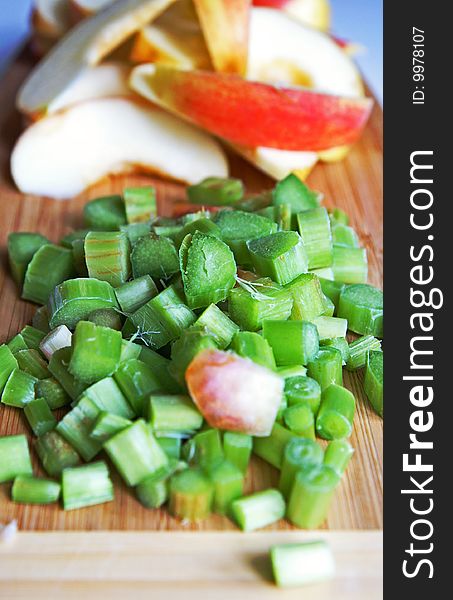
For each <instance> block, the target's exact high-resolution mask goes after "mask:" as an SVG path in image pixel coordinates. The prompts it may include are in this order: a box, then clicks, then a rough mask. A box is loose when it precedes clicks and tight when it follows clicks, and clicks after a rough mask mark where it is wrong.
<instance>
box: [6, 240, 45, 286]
mask: <svg viewBox="0 0 453 600" xmlns="http://www.w3.org/2000/svg"><path fill="white" fill-rule="evenodd" d="M46 244H49V240H48V239H47V238H46V237H44V236H43V235H41V234H40V233H29V232H25V231H20V232H13V233H10V234H9V235H8V260H9V268H10V270H11V274H12V276H13V279H14V281H15V282H16V283H17V285H20V286H21V285H22V283H23V281H24V277H25V271H26V270H27V267H28V265H29V263H30V261H31V259H32V258H33V256H34V255H35V253H36V252H37V251H38V250H39V249H40V248H41V247H42V246H44V245H46Z"/></svg>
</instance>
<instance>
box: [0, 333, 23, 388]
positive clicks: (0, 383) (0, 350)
mask: <svg viewBox="0 0 453 600" xmlns="http://www.w3.org/2000/svg"><path fill="white" fill-rule="evenodd" d="M18 367H19V365H18V364H17V359H16V358H15V357H14V354H13V353H12V352H11V349H10V348H9V347H8V346H7V345H6V344H2V345H1V346H0V394H1V393H2V391H3V388H4V387H5V384H6V382H7V381H8V377H9V376H10V375H11V373H12V372H13V371H14V370H15V369H17V368H18Z"/></svg>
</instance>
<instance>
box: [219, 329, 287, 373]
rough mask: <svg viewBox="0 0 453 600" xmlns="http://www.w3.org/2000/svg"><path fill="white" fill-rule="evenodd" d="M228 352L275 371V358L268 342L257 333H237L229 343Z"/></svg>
mask: <svg viewBox="0 0 453 600" xmlns="http://www.w3.org/2000/svg"><path fill="white" fill-rule="evenodd" d="M230 350H233V351H234V352H236V354H239V356H243V357H244V358H250V359H251V360H253V362H256V363H257V364H259V365H263V367H267V368H268V369H272V370H275V368H276V366H275V358H274V353H273V352H272V348H271V347H270V345H269V342H268V341H267V340H266V339H264V338H263V336H261V335H260V334H259V333H254V332H252V331H238V332H237V333H236V335H235V336H234V338H233V341H232V342H231V346H230Z"/></svg>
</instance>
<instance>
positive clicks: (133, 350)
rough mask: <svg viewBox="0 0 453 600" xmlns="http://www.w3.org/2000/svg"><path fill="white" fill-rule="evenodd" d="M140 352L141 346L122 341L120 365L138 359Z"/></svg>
mask: <svg viewBox="0 0 453 600" xmlns="http://www.w3.org/2000/svg"><path fill="white" fill-rule="evenodd" d="M141 351H142V346H140V344H134V342H131V341H129V340H122V342H121V356H120V364H121V363H123V362H126V361H127V360H130V359H131V358H138V357H139V356H140V353H141Z"/></svg>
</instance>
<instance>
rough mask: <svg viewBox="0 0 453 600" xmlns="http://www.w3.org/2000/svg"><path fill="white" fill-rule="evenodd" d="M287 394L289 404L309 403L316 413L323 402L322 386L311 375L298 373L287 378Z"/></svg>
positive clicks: (315, 413)
mask: <svg viewBox="0 0 453 600" xmlns="http://www.w3.org/2000/svg"><path fill="white" fill-rule="evenodd" d="M285 396H286V399H287V400H288V405H289V406H294V405H297V404H301V403H302V404H305V403H306V404H308V405H309V406H310V408H311V410H312V412H313V414H314V415H317V414H318V410H319V405H320V404H321V386H320V385H319V383H318V382H317V381H316V380H315V379H312V378H311V377H305V376H304V375H296V376H294V377H288V378H287V379H286V380H285Z"/></svg>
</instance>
